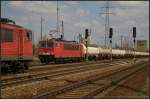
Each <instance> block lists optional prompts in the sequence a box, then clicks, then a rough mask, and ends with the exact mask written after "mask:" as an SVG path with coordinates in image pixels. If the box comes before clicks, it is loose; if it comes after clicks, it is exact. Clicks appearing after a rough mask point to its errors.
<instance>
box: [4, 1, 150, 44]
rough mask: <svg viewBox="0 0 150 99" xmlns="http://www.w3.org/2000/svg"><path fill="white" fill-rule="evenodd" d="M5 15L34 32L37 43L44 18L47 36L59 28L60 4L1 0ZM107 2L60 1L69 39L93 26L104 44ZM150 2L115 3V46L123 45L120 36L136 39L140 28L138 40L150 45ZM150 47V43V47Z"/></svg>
mask: <svg viewBox="0 0 150 99" xmlns="http://www.w3.org/2000/svg"><path fill="white" fill-rule="evenodd" d="M1 3H2V6H1V16H2V17H7V18H10V19H12V20H15V21H16V23H17V24H19V25H22V26H25V27H27V28H29V29H31V30H33V32H34V34H35V37H34V38H35V42H38V40H39V39H40V18H41V16H42V17H43V18H44V21H43V35H49V31H50V30H54V29H56V1H1ZM105 3H106V2H105V1H65V2H64V1H60V2H59V7H60V20H64V31H65V39H67V40H73V39H74V37H75V39H77V35H78V34H79V33H81V34H84V31H85V28H89V27H91V30H92V35H91V39H92V42H93V43H96V44H99V45H104V35H105V15H100V14H99V13H103V12H104V9H103V8H102V7H103V6H104V5H105ZM148 3H149V2H148V1H111V2H110V6H112V7H113V8H111V9H110V12H113V13H115V15H110V27H113V28H114V36H113V45H115V44H120V36H121V35H123V36H128V37H130V38H131V37H132V27H133V26H136V27H137V39H140V40H143V39H146V40H148V42H149V5H148ZM148 45H149V44H148Z"/></svg>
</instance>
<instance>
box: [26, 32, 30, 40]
mask: <svg viewBox="0 0 150 99" xmlns="http://www.w3.org/2000/svg"><path fill="white" fill-rule="evenodd" d="M26 39H27V40H31V32H29V31H27V32H26Z"/></svg>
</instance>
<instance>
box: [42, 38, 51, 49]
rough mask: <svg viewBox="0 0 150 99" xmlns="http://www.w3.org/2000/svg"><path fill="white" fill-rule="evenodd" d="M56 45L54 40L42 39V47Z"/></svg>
mask: <svg viewBox="0 0 150 99" xmlns="http://www.w3.org/2000/svg"><path fill="white" fill-rule="evenodd" d="M53 46H54V44H53V42H52V41H46V40H45V41H40V47H44V48H50V47H51V48H52V47H53Z"/></svg>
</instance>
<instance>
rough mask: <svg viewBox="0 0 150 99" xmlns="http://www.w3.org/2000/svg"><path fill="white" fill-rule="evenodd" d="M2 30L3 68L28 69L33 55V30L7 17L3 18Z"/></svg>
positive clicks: (0, 33) (0, 39) (0, 56)
mask: <svg viewBox="0 0 150 99" xmlns="http://www.w3.org/2000/svg"><path fill="white" fill-rule="evenodd" d="M0 30H1V32H0V51H1V54H0V58H1V68H2V69H10V70H12V71H16V70H18V69H21V68H23V69H28V65H27V64H28V63H29V62H31V61H32V56H33V53H32V51H33V49H32V31H31V30H29V29H26V28H24V27H21V26H19V25H16V24H15V22H14V21H12V20H10V19H7V18H1V29H0Z"/></svg>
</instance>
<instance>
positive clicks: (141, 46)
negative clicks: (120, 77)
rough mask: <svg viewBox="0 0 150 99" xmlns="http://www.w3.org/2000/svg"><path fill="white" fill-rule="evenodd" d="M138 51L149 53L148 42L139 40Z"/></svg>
mask: <svg viewBox="0 0 150 99" xmlns="http://www.w3.org/2000/svg"><path fill="white" fill-rule="evenodd" d="M136 50H137V51H142V52H146V51H147V40H137V48H136Z"/></svg>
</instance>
